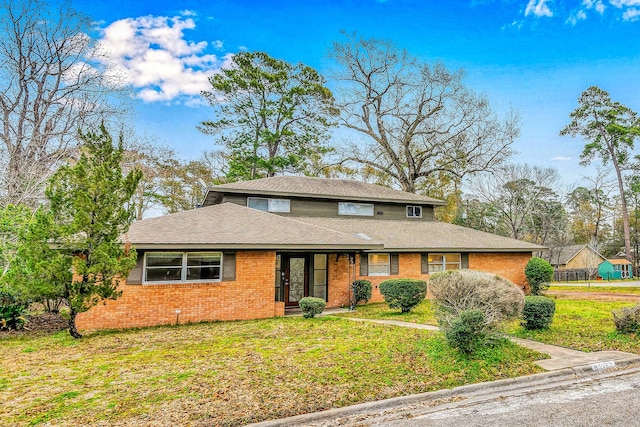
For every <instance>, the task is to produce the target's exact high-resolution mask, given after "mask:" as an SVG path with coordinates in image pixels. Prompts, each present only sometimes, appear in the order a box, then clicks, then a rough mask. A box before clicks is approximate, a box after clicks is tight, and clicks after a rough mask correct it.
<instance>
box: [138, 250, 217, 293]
mask: <svg viewBox="0 0 640 427" xmlns="http://www.w3.org/2000/svg"><path fill="white" fill-rule="evenodd" d="M179 253H181V254H182V265H181V266H180V268H181V269H182V270H181V272H180V280H162V281H148V280H147V255H149V254H151V255H163V254H179ZM208 254H220V278H219V279H207V280H203V279H196V280H187V268H188V266H187V255H208ZM223 257H224V254H223V253H222V252H219V251H211V252H182V251H163V252H145V253H144V262H143V263H142V284H143V285H171V284H176V283H217V282H222V277H223V276H222V275H223V272H222V268H223V265H224V263H223ZM149 268H152V269H154V268H158V269H160V268H163V267H149ZM164 268H171V267H169V266H165V267H164ZM174 268H176V269H177V268H178V266H175V267H174Z"/></svg>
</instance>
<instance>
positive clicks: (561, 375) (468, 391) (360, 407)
mask: <svg viewBox="0 0 640 427" xmlns="http://www.w3.org/2000/svg"><path fill="white" fill-rule="evenodd" d="M632 364H640V357H630V358H628V359H622V360H619V361H616V362H615V365H614V366H615V367H617V368H621V367H623V366H629V365H632ZM613 369H614V368H609V369H607V368H606V367H605V368H604V369H600V370H598V369H593V364H590V365H583V366H578V367H575V368H564V369H559V370H556V371H549V372H542V373H539V374H533V375H526V376H523V377H517V378H507V379H502V380H496V381H490V382H485V383H477V384H469V385H463V386H459V387H455V388H452V389H442V390H438V391H433V392H427V393H419V394H411V395H408V396H399V397H392V398H390V399H384V400H378V401H375V402H366V403H359V404H356V405H351V406H345V407H342V408H334V409H328V410H326V411H320V412H312V413H308V414H302V415H296V416H293V417H288V418H281V419H277V420H269V421H262V422H259V423H255V424H250V426H252V427H290V426H309V425H313V424H314V423H321V422H323V421H331V420H335V419H336V418H343V417H347V416H351V415H356V414H362V413H366V412H383V411H387V410H390V409H394V408H397V407H400V406H406V405H410V404H415V403H425V402H433V401H437V400H442V399H448V398H452V397H463V396H465V395H472V394H475V393H479V392H490V391H492V390H495V389H501V390H504V391H514V390H518V389H520V388H526V387H531V386H535V385H549V384H552V383H556V382H562V381H566V380H569V379H572V380H578V379H580V378H581V377H582V376H583V375H584V374H586V373H593V374H602V373H604V372H608V371H611V370H613Z"/></svg>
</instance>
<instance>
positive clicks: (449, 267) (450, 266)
mask: <svg viewBox="0 0 640 427" xmlns="http://www.w3.org/2000/svg"><path fill="white" fill-rule="evenodd" d="M459 269H460V264H458V263H455V264H450V263H447V270H459Z"/></svg>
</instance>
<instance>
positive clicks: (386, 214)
mask: <svg viewBox="0 0 640 427" xmlns="http://www.w3.org/2000/svg"><path fill="white" fill-rule="evenodd" d="M247 197H253V196H245V195H239V194H225V195H224V198H223V199H222V202H228V203H235V204H237V205H241V206H247ZM255 197H264V196H255ZM275 198H279V197H275ZM289 200H291V212H289V213H278V215H282V216H289V217H295V216H303V217H309V216H312V217H331V218H373V219H382V220H384V219H395V220H399V219H400V220H411V221H421V220H423V221H425V220H426V221H432V220H433V206H422V218H407V210H406V207H407V205H408V204H394V203H374V214H373V217H371V216H357V215H338V201H336V200H313V199H294V198H289ZM343 201H344V202H350V200H343ZM356 203H366V202H356Z"/></svg>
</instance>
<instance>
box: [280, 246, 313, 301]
mask: <svg viewBox="0 0 640 427" xmlns="http://www.w3.org/2000/svg"><path fill="white" fill-rule="evenodd" d="M282 279H283V283H282V284H283V285H284V306H285V307H297V306H298V303H299V302H300V300H301V299H302V298H304V297H305V296H309V257H308V256H307V255H304V254H299V255H298V254H283V255H282Z"/></svg>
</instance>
